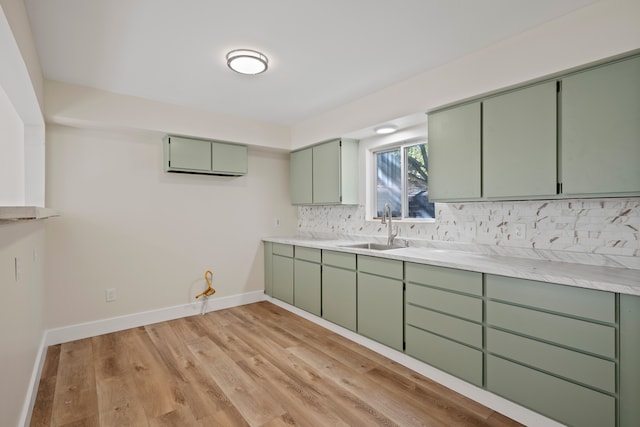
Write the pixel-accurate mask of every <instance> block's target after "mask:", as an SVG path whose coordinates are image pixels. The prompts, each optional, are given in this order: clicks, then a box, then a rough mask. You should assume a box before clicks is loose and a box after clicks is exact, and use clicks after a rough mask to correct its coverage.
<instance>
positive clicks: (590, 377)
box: [487, 328, 616, 393]
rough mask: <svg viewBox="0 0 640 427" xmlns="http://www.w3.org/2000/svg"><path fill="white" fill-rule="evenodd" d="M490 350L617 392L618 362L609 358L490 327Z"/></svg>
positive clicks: (547, 370)
mask: <svg viewBox="0 0 640 427" xmlns="http://www.w3.org/2000/svg"><path fill="white" fill-rule="evenodd" d="M487 350H488V351H489V352H491V353H495V354H498V355H500V356H504V357H506V358H509V359H512V360H515V361H518V362H522V363H523V364H526V365H529V366H532V367H534V368H538V369H541V370H544V371H546V372H549V373H551V374H555V375H559V376H562V377H565V378H568V379H570V380H573V381H577V382H580V383H583V384H587V385H590V386H592V387H596V388H599V389H601V390H604V391H607V392H609V393H615V392H616V364H615V362H612V361H609V360H603V359H600V358H597V357H593V356H588V355H586V354H583V353H577V352H575V351H571V350H567V349H564V348H560V347H556V346H554V345H550V344H545V343H543V342H540V341H536V340H531V339H528V338H524V337H521V336H517V335H513V334H510V333H507V332H502V331H498V330H495V329H491V328H487Z"/></svg>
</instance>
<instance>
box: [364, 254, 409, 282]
mask: <svg viewBox="0 0 640 427" xmlns="http://www.w3.org/2000/svg"><path fill="white" fill-rule="evenodd" d="M358 271H362V272H365V273H369V274H375V275H377V276H383V277H391V278H393V279H402V278H403V277H404V268H403V262H402V261H398V260H395V259H387V258H378V257H373V256H367V255H358Z"/></svg>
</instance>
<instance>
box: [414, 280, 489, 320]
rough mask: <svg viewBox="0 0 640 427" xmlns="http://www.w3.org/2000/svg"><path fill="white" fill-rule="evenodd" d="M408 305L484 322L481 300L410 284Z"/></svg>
mask: <svg viewBox="0 0 640 427" xmlns="http://www.w3.org/2000/svg"><path fill="white" fill-rule="evenodd" d="M407 303H408V304H415V305H419V306H422V307H427V308H430V309H432V310H437V311H441V312H444V313H448V314H452V315H454V316H459V317H463V318H465V319H469V320H473V321H476V322H482V300H481V299H479V298H473V297H468V296H466V295H460V294H454V293H451V292H445V291H441V290H439V289H432V288H428V287H426V286H421V285H414V284H413V283H409V284H407Z"/></svg>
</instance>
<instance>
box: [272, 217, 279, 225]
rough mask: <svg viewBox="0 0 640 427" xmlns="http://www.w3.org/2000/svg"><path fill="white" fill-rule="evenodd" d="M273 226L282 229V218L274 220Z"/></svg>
mask: <svg viewBox="0 0 640 427" xmlns="http://www.w3.org/2000/svg"><path fill="white" fill-rule="evenodd" d="M273 225H275V226H276V227H280V218H278V217H276V218H274V220H273Z"/></svg>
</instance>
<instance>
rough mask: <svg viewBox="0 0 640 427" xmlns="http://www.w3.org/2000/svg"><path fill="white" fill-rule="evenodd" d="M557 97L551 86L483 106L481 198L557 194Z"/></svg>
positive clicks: (533, 88) (516, 93)
mask: <svg viewBox="0 0 640 427" xmlns="http://www.w3.org/2000/svg"><path fill="white" fill-rule="evenodd" d="M556 95H557V92H556V82H555V81H553V82H547V83H543V84H539V85H535V86H531V87H527V88H524V89H520V90H516V91H513V92H508V93H505V94H502V95H498V96H495V97H493V98H489V99H487V100H485V101H483V103H482V192H483V194H484V196H485V197H487V198H514V197H515V198H519V197H540V196H555V195H556V189H557V182H558V180H557V176H556V164H557V161H556V149H557V143H556V142H557V141H556V140H557V138H556V132H557V121H556V116H557V111H556V110H557V108H556V103H557V100H556V98H557V96H556Z"/></svg>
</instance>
